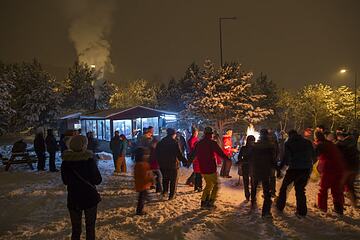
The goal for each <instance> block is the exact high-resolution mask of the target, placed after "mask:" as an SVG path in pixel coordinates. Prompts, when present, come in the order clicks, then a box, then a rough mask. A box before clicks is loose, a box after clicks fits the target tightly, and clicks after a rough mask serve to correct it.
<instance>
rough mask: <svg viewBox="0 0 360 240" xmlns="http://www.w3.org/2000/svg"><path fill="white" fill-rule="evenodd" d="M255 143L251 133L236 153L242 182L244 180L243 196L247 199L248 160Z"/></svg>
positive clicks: (248, 193) (248, 197) (248, 194)
mask: <svg viewBox="0 0 360 240" xmlns="http://www.w3.org/2000/svg"><path fill="white" fill-rule="evenodd" d="M254 144H255V137H254V136H253V135H249V136H247V138H246V145H245V146H242V147H241V148H240V151H239V155H238V162H237V164H239V168H240V169H241V173H242V177H243V182H244V192H245V198H246V200H247V201H249V199H250V190H249V184H250V181H249V179H250V174H249V173H250V172H249V161H250V157H251V154H250V153H251V151H252V148H253V146H254Z"/></svg>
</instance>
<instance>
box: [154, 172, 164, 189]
mask: <svg viewBox="0 0 360 240" xmlns="http://www.w3.org/2000/svg"><path fill="white" fill-rule="evenodd" d="M153 173H154V175H155V176H156V183H155V184H156V192H160V193H162V192H163V190H164V188H163V176H162V174H161V171H160V169H156V170H153Z"/></svg>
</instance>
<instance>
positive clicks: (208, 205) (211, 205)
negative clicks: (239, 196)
mask: <svg viewBox="0 0 360 240" xmlns="http://www.w3.org/2000/svg"><path fill="white" fill-rule="evenodd" d="M214 203H215V200H209V201H208V203H207V207H208V208H210V209H214V208H216V206H215V204H214Z"/></svg>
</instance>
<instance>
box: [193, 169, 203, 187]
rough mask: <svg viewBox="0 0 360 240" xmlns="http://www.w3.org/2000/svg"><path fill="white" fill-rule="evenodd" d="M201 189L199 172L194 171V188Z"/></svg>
mask: <svg viewBox="0 0 360 240" xmlns="http://www.w3.org/2000/svg"><path fill="white" fill-rule="evenodd" d="M201 189H202V176H201V173H195V184H194V190H195V191H196V190H201Z"/></svg>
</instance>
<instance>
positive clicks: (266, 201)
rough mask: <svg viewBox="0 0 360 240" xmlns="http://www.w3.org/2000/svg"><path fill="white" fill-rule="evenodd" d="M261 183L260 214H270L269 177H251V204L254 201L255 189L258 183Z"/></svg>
mask: <svg viewBox="0 0 360 240" xmlns="http://www.w3.org/2000/svg"><path fill="white" fill-rule="evenodd" d="M260 181H261V183H262V188H263V195H264V202H263V206H262V216H265V215H268V214H270V209H271V203H272V202H271V192H270V177H267V178H263V179H256V178H254V177H252V178H251V204H252V205H254V204H255V203H256V191H257V187H258V185H259V182H260Z"/></svg>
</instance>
